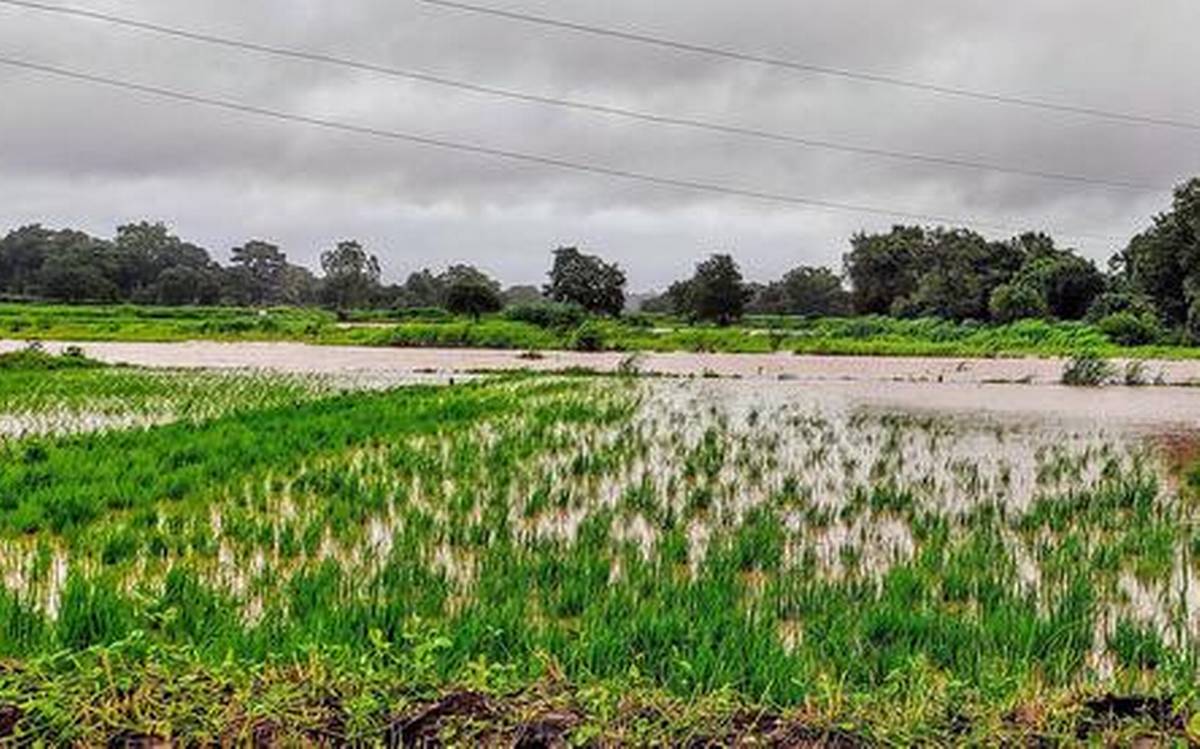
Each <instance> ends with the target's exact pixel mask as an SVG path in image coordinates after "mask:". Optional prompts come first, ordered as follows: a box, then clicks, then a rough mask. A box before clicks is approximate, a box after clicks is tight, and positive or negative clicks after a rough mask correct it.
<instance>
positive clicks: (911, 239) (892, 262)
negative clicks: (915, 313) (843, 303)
mask: <svg viewBox="0 0 1200 749" xmlns="http://www.w3.org/2000/svg"><path fill="white" fill-rule="evenodd" d="M924 243H925V230H924V229H922V228H921V227H919V226H896V227H893V228H892V231H891V232H890V233H888V234H866V233H860V234H856V235H854V237H853V238H852V239H851V240H850V246H851V250H850V253H849V254H847V255H846V256H845V258H844V263H845V266H846V277H847V278H849V279H850V287H851V299H852V301H853V306H854V311H855V312H857V313H858V314H862V315H886V314H888V313H890V312H891V311H892V306H893V305H894V304H895V303H896V301H897V300H899V299H902V298H905V297H908V296H911V295H912V293H913V292H914V291H916V289H917V276H918V274H917V265H916V261H917V257H918V256H919V255H920V252H921V249H922V247H923V245H924Z"/></svg>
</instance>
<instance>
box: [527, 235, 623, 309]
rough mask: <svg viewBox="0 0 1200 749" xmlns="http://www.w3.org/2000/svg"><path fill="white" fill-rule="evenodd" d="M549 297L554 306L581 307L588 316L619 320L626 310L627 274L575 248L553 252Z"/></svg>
mask: <svg viewBox="0 0 1200 749" xmlns="http://www.w3.org/2000/svg"><path fill="white" fill-rule="evenodd" d="M549 275H550V283H549V284H548V285H547V286H546V296H547V297H548V298H550V299H551V300H553V301H555V302H563V303H567V304H578V305H579V306H580V307H583V308H584V309H585V310H587V311H588V312H591V313H593V314H598V315H611V316H613V317H617V316H619V315H620V314H621V312H622V311H623V310H624V309H625V281H626V279H625V272H624V271H622V270H621V269H620V268H619V267H618V266H617V265H615V264H612V263H606V262H604V261H603V260H601V259H600V258H598V257H596V256H595V255H584V254H583V253H581V252H580V251H579V250H578V249H576V248H574V247H560V248H559V249H557V250H555V251H554V266H553V267H552V268H551V269H550V274H549Z"/></svg>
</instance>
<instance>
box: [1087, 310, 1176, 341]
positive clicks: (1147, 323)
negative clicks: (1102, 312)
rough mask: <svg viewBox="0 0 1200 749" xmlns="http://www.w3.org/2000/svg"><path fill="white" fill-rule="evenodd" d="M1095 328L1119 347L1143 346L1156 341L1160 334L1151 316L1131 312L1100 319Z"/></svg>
mask: <svg viewBox="0 0 1200 749" xmlns="http://www.w3.org/2000/svg"><path fill="white" fill-rule="evenodd" d="M1096 327H1098V328H1100V331H1101V332H1102V333H1104V335H1106V336H1108V338H1109V340H1111V341H1112V342H1113V343H1116V344H1118V345H1121V346H1145V345H1147V344H1151V343H1155V342H1156V341H1158V338H1159V335H1160V334H1161V331H1160V329H1159V326H1158V320H1156V319H1155V318H1154V316H1153V315H1145V314H1141V315H1139V314H1136V313H1133V312H1115V313H1113V314H1111V315H1108V316H1107V317H1104V318H1102V319H1101V320H1100V322H1098V323H1097V325H1096Z"/></svg>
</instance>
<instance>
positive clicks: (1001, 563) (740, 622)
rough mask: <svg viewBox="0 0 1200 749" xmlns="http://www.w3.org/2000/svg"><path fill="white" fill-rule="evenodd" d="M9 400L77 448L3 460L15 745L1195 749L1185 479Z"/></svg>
mask: <svg viewBox="0 0 1200 749" xmlns="http://www.w3.org/2000/svg"><path fill="white" fill-rule="evenodd" d="M9 361H13V360H12V359H10V360H9ZM778 387H780V388H782V386H778ZM0 393H3V394H4V396H3V400H0V415H4V416H8V415H11V414H14V413H19V414H23V415H24V417H23V418H29V417H30V415H33V414H37V413H39V412H44V413H46V414H49V416H48V418H47V422H46V423H47V424H49V425H50V426H44V425H43V426H40V427H39V428H38V429H35V430H29V431H28V432H13V433H10V435H9V436H8V437H7V438H5V439H2V440H0V510H2V511H0V581H3V585H0V734H6V735H8V736H9V737H10V738H11V739H12V740H14V741H17V742H20V741H27V740H33V739H41V740H44V741H46V742H48V743H51V744H61V743H76V744H81V745H97V744H104V743H108V742H111V741H117V742H120V741H150V742H153V741H155V740H161V739H171V740H174V741H178V742H180V743H183V744H191V743H211V742H214V741H225V742H227V743H243V742H250V741H262V742H265V743H268V744H270V743H275V744H279V745H289V744H294V743H303V742H308V743H317V744H321V743H327V744H337V743H341V742H357V743H363V744H371V743H381V744H389V743H390V744H392V745H396V744H403V743H405V742H410V743H412V742H419V741H421V740H423V739H430V738H433V737H437V738H439V739H441V740H445V741H447V742H448V743H451V744H461V745H473V744H475V743H476V742H485V743H491V744H495V745H513V744H519V743H520V742H522V741H531V742H532V741H537V740H540V741H549V742H553V741H556V740H560V739H563V738H564V737H565V738H566V739H567V740H570V741H572V742H577V743H587V742H609V743H614V744H635V745H637V744H653V743H658V744H660V745H661V744H671V745H677V744H685V743H688V742H692V741H696V742H701V743H703V742H705V741H709V742H716V743H730V742H734V741H737V740H757V741H760V742H771V741H776V742H787V741H792V742H800V741H803V740H810V741H815V740H822V741H829V742H836V741H842V742H850V743H858V742H880V743H885V744H896V745H909V744H911V743H914V742H919V743H939V744H957V743H969V742H990V743H995V742H997V741H999V740H1001V739H1008V740H1011V741H1014V742H1018V741H1019V742H1026V741H1033V740H1044V741H1048V742H1059V741H1073V740H1078V739H1081V738H1082V739H1087V740H1090V741H1095V742H1102V741H1122V740H1132V739H1133V738H1134V737H1137V736H1145V735H1151V736H1160V737H1165V738H1168V739H1172V740H1179V741H1183V740H1185V739H1186V738H1187V737H1188V736H1189V735H1191V736H1193V737H1196V732H1197V730H1198V729H1200V720H1193V719H1192V717H1191V716H1192V715H1193V711H1195V710H1196V709H1198V708H1200V695H1198V694H1197V687H1196V683H1197V681H1196V676H1197V666H1198V662H1197V655H1198V652H1197V650H1196V647H1195V642H1196V641H1195V630H1194V627H1195V622H1196V615H1197V612H1198V610H1200V604H1198V603H1197V601H1196V597H1195V588H1194V585H1193V581H1192V578H1193V576H1194V575H1195V573H1196V571H1197V565H1198V564H1200V562H1197V553H1198V552H1200V528H1197V526H1196V524H1195V521H1196V519H1197V514H1198V511H1200V510H1198V507H1197V504H1196V495H1195V490H1194V488H1193V485H1194V481H1193V479H1192V478H1191V477H1190V474H1189V473H1188V471H1187V470H1186V469H1179V466H1180V465H1184V464H1186V460H1185V458H1187V456H1189V455H1190V454H1191V453H1190V451H1189V450H1187V449H1181V448H1180V447H1179V446H1178V445H1176V447H1175V449H1174V450H1173V452H1172V454H1173V455H1175V456H1176V458H1177V459H1176V460H1174V461H1164V459H1163V458H1162V454H1161V452H1160V451H1158V450H1157V449H1156V448H1155V446H1154V444H1152V443H1147V442H1146V441H1144V440H1142V439H1140V438H1134V437H1132V436H1122V435H1119V434H1116V433H1111V432H1109V433H1104V432H1092V431H1087V430H1080V429H1078V428H1075V427H1071V428H1065V427H1064V428H1058V427H1055V426H1054V425H1046V426H1044V427H1037V428H1033V427H1029V428H1026V427H1019V426H1015V425H1005V424H989V423H980V422H979V421H978V420H960V419H954V418H950V417H945V418H935V417H920V418H918V417H913V416H905V415H902V414H896V413H888V412H874V411H859V410H839V409H838V408H834V407H831V406H828V405H827V404H822V403H820V402H812V401H809V400H805V398H804V397H803V391H795V390H785V389H781V390H778V391H771V392H764V391H762V389H761V388H755V387H750V386H748V385H746V384H739V383H734V382H717V381H712V382H709V381H692V382H671V381H645V380H637V379H631V378H588V377H573V378H563V377H544V378H536V377H525V376H521V377H506V378H499V379H494V380H488V381H481V382H475V383H468V384H465V385H458V386H454V387H430V386H414V387H404V388H398V389H393V390H386V391H380V392H346V391H345V390H344V388H338V387H336V386H333V385H331V384H330V383H329V382H327V381H321V380H307V379H302V378H274V377H264V376H261V375H260V376H256V377H254V378H249V376H247V375H221V376H218V375H204V374H184V373H148V372H142V371H139V370H131V369H119V368H118V369H104V368H94V367H89V366H86V365H84V364H78V365H76V366H47V365H46V363H45V362H44V361H40V362H28V361H26V362H17V363H15V364H13V365H12V366H8V367H4V366H0ZM197 401H204V402H206V403H207V404H208V405H207V406H206V407H205V410H203V411H196V410H194V407H193V406H192V405H190V404H194V403H196V402H197ZM118 404H119V405H118ZM122 409H123V410H122ZM120 413H128V414H131V416H130V417H129V418H128V419H127V420H124V421H122V420H115V421H114V420H107V421H105V420H99V421H97V420H95V419H94V418H93V415H94V414H106V415H117V414H120ZM1180 456H1183V457H1182V458H1180ZM214 694H219V695H221V699H219V700H214V699H213V695H214ZM1112 695H1116V696H1115V697H1114V696H1112Z"/></svg>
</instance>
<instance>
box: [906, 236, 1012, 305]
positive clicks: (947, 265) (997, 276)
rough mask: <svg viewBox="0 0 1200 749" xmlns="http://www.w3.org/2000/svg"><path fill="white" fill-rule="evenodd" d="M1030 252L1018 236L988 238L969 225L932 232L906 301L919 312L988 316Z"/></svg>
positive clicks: (926, 240)
mask: <svg viewBox="0 0 1200 749" xmlns="http://www.w3.org/2000/svg"><path fill="white" fill-rule="evenodd" d="M1025 256H1026V255H1025V252H1024V250H1023V248H1022V247H1021V243H1020V241H1019V240H1017V241H1014V242H989V241H987V240H986V239H984V238H983V237H982V236H980V235H979V234H977V233H975V232H973V231H970V230H968V229H935V230H933V231H927V232H926V233H925V241H924V243H923V246H922V248H921V250H920V251H919V252H918V253H917V254H916V257H915V265H916V267H917V279H918V280H917V287H916V289H915V290H914V291H913V292H912V294H911V296H909V297H908V298H907V299H904V300H903V301H902V302H901V304H902V305H904V306H905V308H906V310H907V311H908V312H909V313H910V314H915V315H921V316H933V317H940V318H944V319H949V320H959V321H961V320H986V319H988V317H989V315H990V310H989V303H990V301H991V297H992V293H993V292H994V291H995V290H996V289H997V288H999V287H1000V286H1002V285H1003V284H1006V283H1008V282H1009V281H1010V280H1011V279H1012V277H1013V276H1014V275H1015V274H1016V272H1017V271H1018V270H1019V269H1020V268H1021V265H1022V262H1023V261H1024V259H1025ZM893 309H895V307H893Z"/></svg>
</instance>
